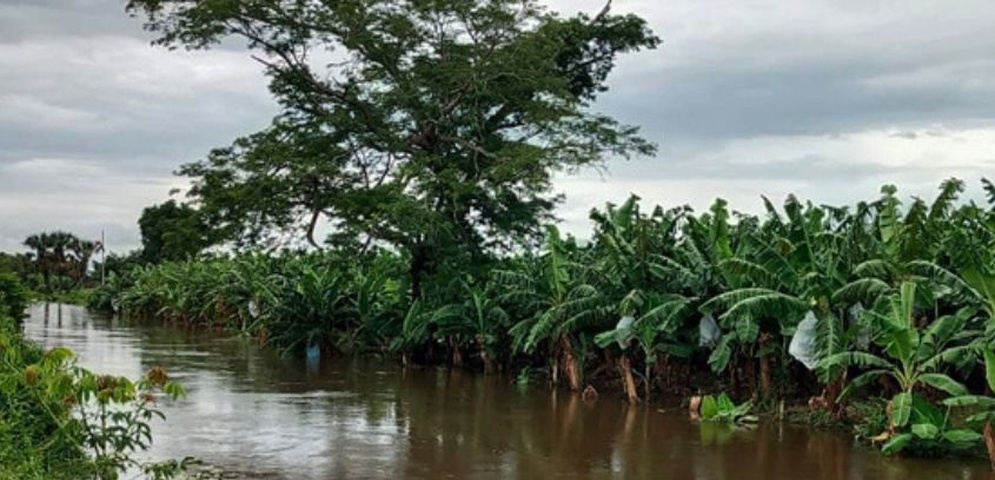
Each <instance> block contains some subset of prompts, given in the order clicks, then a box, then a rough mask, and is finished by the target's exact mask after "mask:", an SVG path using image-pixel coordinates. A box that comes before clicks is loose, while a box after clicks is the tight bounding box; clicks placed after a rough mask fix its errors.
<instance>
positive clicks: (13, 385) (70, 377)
mask: <svg viewBox="0 0 995 480" xmlns="http://www.w3.org/2000/svg"><path fill="white" fill-rule="evenodd" d="M24 292H25V289H24V288H23V287H21V286H20V285H19V282H18V281H17V279H16V277H14V276H13V275H10V274H5V273H0V478H11V479H14V478H16V479H25V480H34V479H37V480H42V479H45V480H49V479H54V480H59V479H66V480H68V479H95V480H108V479H116V478H119V477H120V475H122V474H123V473H125V472H126V471H129V469H136V468H139V467H141V465H139V463H138V462H137V461H136V460H135V459H134V457H133V454H134V453H135V452H138V451H141V450H145V449H147V448H148V447H149V446H150V444H151V442H152V435H151V426H150V422H151V421H152V420H153V419H154V418H161V417H162V415H161V413H160V412H159V411H158V410H156V408H155V406H156V401H157V399H159V398H162V397H172V398H175V397H177V396H179V395H181V394H182V393H183V390H182V388H181V387H180V386H179V385H177V384H175V383H173V382H171V381H170V380H169V377H168V376H167V375H166V373H165V372H164V371H162V370H161V369H158V368H154V369H152V370H151V371H150V372H149V373H148V374H147V375H146V376H144V377H142V378H140V379H138V380H136V381H132V380H129V379H127V378H122V377H114V376H110V375H99V374H95V373H92V372H90V371H88V370H86V369H84V368H81V367H79V366H77V365H76V363H75V360H74V355H73V353H72V352H71V351H69V350H68V349H65V348H55V349H51V350H48V351H45V350H42V349H41V348H39V347H37V346H35V345H33V344H31V343H29V342H27V341H26V340H24V339H23V337H22V335H21V331H20V326H19V323H18V321H17V320H18V319H19V318H20V317H21V316H22V314H23V312H24V308H25V307H26V303H27V297H26V295H25V293H24ZM164 465H165V466H171V465H172V464H163V465H149V466H148V473H149V475H150V476H152V477H154V478H174V476H175V475H179V474H183V473H185V472H184V471H185V470H186V465H182V466H181V467H183V468H173V469H172V470H171V471H166V470H165V469H164ZM167 474H169V475H168V476H167ZM157 475H158V476H157Z"/></svg>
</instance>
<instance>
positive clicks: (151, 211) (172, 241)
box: [138, 200, 212, 263]
mask: <svg viewBox="0 0 995 480" xmlns="http://www.w3.org/2000/svg"><path fill="white" fill-rule="evenodd" d="M138 228H139V229H140V230H141V232H142V253H141V258H142V260H144V261H146V262H152V263H159V262H163V261H176V260H185V259H187V258H189V257H191V256H195V255H197V254H198V253H200V252H201V251H203V250H204V249H205V248H207V247H209V246H210V245H211V242H212V240H211V236H212V235H211V232H210V229H209V227H208V225H207V224H206V223H205V222H204V220H203V218H202V217H201V215H200V212H198V211H197V210H196V209H194V208H193V207H191V206H189V205H185V204H180V203H177V202H176V201H175V200H169V201H167V202H163V203H160V204H157V205H152V206H149V207H145V209H144V210H142V216H141V217H140V218H139V219H138Z"/></svg>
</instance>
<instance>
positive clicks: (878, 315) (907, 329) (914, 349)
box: [820, 282, 980, 452]
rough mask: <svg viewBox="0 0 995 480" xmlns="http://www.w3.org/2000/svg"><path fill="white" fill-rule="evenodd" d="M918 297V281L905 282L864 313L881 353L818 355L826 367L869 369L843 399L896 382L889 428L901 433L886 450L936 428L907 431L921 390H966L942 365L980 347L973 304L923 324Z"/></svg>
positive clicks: (966, 358) (963, 360) (961, 360)
mask: <svg viewBox="0 0 995 480" xmlns="http://www.w3.org/2000/svg"><path fill="white" fill-rule="evenodd" d="M915 300H916V284H915V283H913V282H905V283H903V284H902V285H901V288H900V293H899V294H898V295H894V296H892V297H891V298H889V299H888V301H887V302H883V303H882V304H881V305H879V307H878V308H877V309H876V310H869V311H867V312H865V316H866V320H867V321H868V323H869V324H870V325H871V328H872V329H873V331H874V338H873V341H874V343H875V344H876V345H877V346H878V347H879V348H880V349H881V350H882V352H883V354H882V355H876V354H873V353H870V352H857V351H849V352H841V353H837V354H834V355H831V356H829V357H826V358H823V359H822V360H820V363H821V364H822V366H824V367H829V366H838V367H840V368H848V367H859V368H863V369H869V370H867V371H865V372H864V373H862V374H860V375H859V376H857V377H855V378H854V379H853V381H852V382H850V384H849V385H848V386H847V388H846V389H845V390H844V391H843V392H842V393H841V394H840V398H839V400H843V399H845V398H846V397H848V396H849V395H850V394H851V393H852V392H853V391H855V390H857V389H860V388H863V387H865V386H867V385H869V384H870V383H871V382H874V381H876V380H877V379H879V378H882V377H886V378H890V379H891V380H893V381H894V382H895V384H896V385H897V387H898V393H897V394H895V395H894V397H892V399H891V402H890V409H891V418H890V428H891V429H892V430H894V431H896V432H901V434H899V435H896V436H894V437H893V438H892V439H891V441H890V442H889V443H887V444H885V448H884V450H885V451H886V452H891V451H897V450H900V449H901V448H902V447H903V446H904V445H906V444H908V442H910V441H912V439H913V436H916V435H918V433H924V432H927V431H928V432H931V433H930V434H932V433H935V430H934V429H933V428H932V427H925V426H916V424H913V425H912V426H911V427H912V428H911V430H910V431H904V430H906V429H907V428H908V427H909V425H910V422H911V420H912V418H913V417H912V413H913V401H914V397H915V395H916V391H917V389H920V388H922V387H927V386H928V387H932V388H934V389H936V390H939V391H942V392H944V393H946V394H948V395H953V396H963V395H966V394H967V393H968V390H967V388H966V387H964V385H962V384H961V383H960V382H958V381H956V380H954V379H953V378H951V377H950V376H949V375H947V374H946V373H944V372H943V369H944V368H945V367H949V366H962V365H966V364H969V363H970V362H972V361H973V360H974V358H976V356H977V354H978V353H979V350H980V348H979V344H978V341H977V340H978V339H979V338H980V332H978V331H976V330H973V329H971V328H970V326H971V320H972V318H973V317H972V314H971V313H972V312H971V310H970V309H962V310H961V311H959V312H958V313H956V314H954V315H947V316H944V317H941V318H939V319H937V320H936V321H934V322H933V323H932V324H930V325H929V326H928V327H926V328H924V329H920V328H919V327H918V326H917V325H916V323H915V319H914V310H915V306H916V305H915ZM917 432H918V433H917ZM919 436H921V435H919Z"/></svg>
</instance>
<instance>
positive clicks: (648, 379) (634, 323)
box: [594, 294, 695, 403]
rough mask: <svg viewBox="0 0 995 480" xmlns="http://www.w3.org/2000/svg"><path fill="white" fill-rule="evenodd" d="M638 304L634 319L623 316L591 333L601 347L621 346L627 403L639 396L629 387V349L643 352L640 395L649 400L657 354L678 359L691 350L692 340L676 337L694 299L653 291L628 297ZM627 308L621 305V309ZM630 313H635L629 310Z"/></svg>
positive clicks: (634, 400)
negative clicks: (638, 312) (607, 327)
mask: <svg viewBox="0 0 995 480" xmlns="http://www.w3.org/2000/svg"><path fill="white" fill-rule="evenodd" d="M631 301H632V302H634V303H635V302H637V303H638V304H637V305H636V306H635V307H634V308H636V309H638V310H642V311H643V312H645V313H643V314H641V316H640V317H639V318H638V319H637V318H635V317H633V316H630V315H626V316H623V317H622V319H621V320H620V321H619V323H618V324H617V325H616V326H615V328H614V329H612V330H608V331H605V332H602V333H600V334H598V335H596V336H595V337H594V342H595V344H597V345H598V346H599V347H601V348H608V347H610V346H612V345H613V344H615V345H618V347H619V348H620V349H621V350H622V355H623V362H622V367H621V368H622V369H623V371H622V375H623V381H624V382H625V384H626V385H627V388H626V390H628V391H627V392H626V395H627V396H628V397H629V401H630V403H636V401H637V400H638V398H637V397H636V395H635V391H634V388H631V387H628V385H630V384H632V381H631V379H629V378H627V377H626V375H627V374H629V371H628V370H629V367H628V366H627V365H626V364H628V363H629V360H628V358H629V356H628V355H629V352H630V351H632V350H637V349H638V350H639V351H641V352H642V354H643V358H644V359H645V362H644V364H643V373H642V377H643V395H644V399H645V401H649V400H650V392H651V388H652V384H653V376H652V366H653V364H654V363H656V361H657V359H658V358H659V355H661V354H662V355H667V356H672V357H676V358H681V359H687V358H689V357H690V356H691V354H692V353H693V352H694V347H693V346H692V344H691V343H689V342H686V341H682V340H681V339H679V337H678V331H679V327H680V326H681V321H682V320H683V319H684V318H687V315H688V313H689V312H691V311H693V309H692V308H690V307H691V305H693V302H694V301H695V299H688V298H685V297H683V296H680V295H667V296H663V295H657V294H652V295H650V296H649V297H648V298H646V299H645V300H639V301H636V300H631ZM625 311H626V310H625V309H624V308H623V312H625ZM631 313H636V312H635V311H632V312H631Z"/></svg>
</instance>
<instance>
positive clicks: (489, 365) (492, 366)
mask: <svg viewBox="0 0 995 480" xmlns="http://www.w3.org/2000/svg"><path fill="white" fill-rule="evenodd" d="M480 359H481V360H483V361H484V374H485V375H492V374H494V373H495V372H497V365H496V363H495V362H494V359H493V358H491V355H490V354H489V353H487V347H486V346H484V344H483V343H481V344H480Z"/></svg>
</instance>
